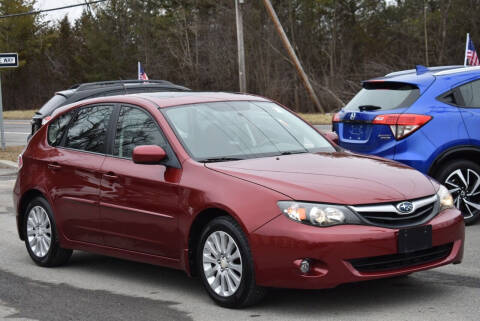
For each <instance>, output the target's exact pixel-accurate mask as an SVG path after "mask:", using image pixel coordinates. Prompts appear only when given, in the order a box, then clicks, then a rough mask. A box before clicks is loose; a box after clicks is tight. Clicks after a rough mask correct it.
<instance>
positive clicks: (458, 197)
mask: <svg viewBox="0 0 480 321" xmlns="http://www.w3.org/2000/svg"><path fill="white" fill-rule="evenodd" d="M445 186H446V187H447V189H448V191H449V192H450V194H452V197H453V202H454V204H455V206H456V207H457V208H458V209H459V210H461V211H462V214H463V216H464V217H465V219H468V218H471V217H473V216H475V215H477V214H478V211H480V175H479V173H477V172H476V171H474V170H473V169H470V168H464V169H463V168H462V169H460V168H459V169H456V170H455V171H453V172H452V173H451V174H450V175H448V177H447V178H446V179H445Z"/></svg>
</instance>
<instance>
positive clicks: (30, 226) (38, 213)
mask: <svg viewBox="0 0 480 321" xmlns="http://www.w3.org/2000/svg"><path fill="white" fill-rule="evenodd" d="M27 239H28V244H29V246H30V249H31V250H32V252H33V254H35V255H36V256H37V257H39V258H43V257H45V256H46V255H47V254H48V251H49V250H50V245H51V243H52V225H51V223H50V218H49V217H48V214H47V212H46V211H45V209H44V208H43V207H41V206H35V207H33V208H32V209H31V210H30V212H28V218H27Z"/></svg>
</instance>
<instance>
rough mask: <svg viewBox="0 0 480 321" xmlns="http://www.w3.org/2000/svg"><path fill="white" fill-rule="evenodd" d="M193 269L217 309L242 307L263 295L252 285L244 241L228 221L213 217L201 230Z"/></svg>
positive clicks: (257, 287)
mask: <svg viewBox="0 0 480 321" xmlns="http://www.w3.org/2000/svg"><path fill="white" fill-rule="evenodd" d="M197 266H198V273H199V275H200V277H201V279H202V281H203V285H204V287H205V289H206V290H207V292H208V294H209V295H210V297H211V298H212V299H213V300H214V301H215V302H216V303H217V304H219V305H220V306H223V307H227V308H241V307H246V306H249V305H253V304H255V303H257V302H258V301H260V300H261V299H262V298H263V297H264V295H265V292H266V291H265V289H264V288H261V287H259V286H257V285H256V283H255V274H254V265H253V259H252V255H251V253H250V248H249V246H248V241H247V238H246V236H245V234H244V233H243V231H242V229H241V228H240V226H239V225H238V223H237V222H236V221H235V220H233V219H232V218H230V217H226V216H222V217H217V218H215V219H214V220H212V221H211V222H210V223H209V224H207V226H206V227H205V228H204V229H203V232H202V235H201V238H200V243H199V245H198V249H197Z"/></svg>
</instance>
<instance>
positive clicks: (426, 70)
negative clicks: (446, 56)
mask: <svg viewBox="0 0 480 321" xmlns="http://www.w3.org/2000/svg"><path fill="white" fill-rule="evenodd" d="M474 73H480V68H477V67H465V66H463V65H454V66H437V67H424V66H417V67H416V68H415V69H408V70H401V71H396V72H392V73H389V74H386V75H385V76H383V77H378V78H374V79H370V80H366V81H364V82H377V81H378V82H381V81H392V82H402V83H407V84H412V85H415V86H417V87H418V88H419V89H420V91H421V92H424V91H425V90H426V89H427V88H428V87H429V86H430V85H431V84H432V83H433V82H434V81H435V79H436V78H437V77H441V76H445V75H451V76H455V77H453V78H455V79H452V81H453V82H455V81H456V80H457V77H458V78H468V77H469V76H470V75H473V74H474Z"/></svg>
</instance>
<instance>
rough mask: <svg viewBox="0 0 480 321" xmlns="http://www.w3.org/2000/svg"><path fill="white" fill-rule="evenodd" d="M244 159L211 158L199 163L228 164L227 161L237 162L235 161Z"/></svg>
mask: <svg viewBox="0 0 480 321" xmlns="http://www.w3.org/2000/svg"><path fill="white" fill-rule="evenodd" d="M244 159H245V158H238V157H212V158H205V159H202V160H200V161H199V162H201V163H216V162H229V161H237V160H244Z"/></svg>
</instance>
